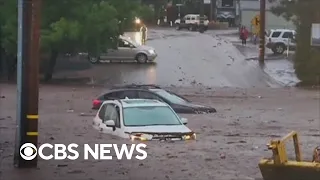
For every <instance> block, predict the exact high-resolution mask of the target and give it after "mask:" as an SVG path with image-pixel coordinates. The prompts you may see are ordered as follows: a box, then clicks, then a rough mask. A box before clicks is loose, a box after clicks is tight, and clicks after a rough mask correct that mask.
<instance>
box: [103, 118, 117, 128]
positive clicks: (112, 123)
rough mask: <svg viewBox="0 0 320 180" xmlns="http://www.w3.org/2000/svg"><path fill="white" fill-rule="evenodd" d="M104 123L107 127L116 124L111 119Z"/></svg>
mask: <svg viewBox="0 0 320 180" xmlns="http://www.w3.org/2000/svg"><path fill="white" fill-rule="evenodd" d="M105 124H106V126H107V127H115V126H116V124H115V123H114V121H113V120H108V121H106V122H105Z"/></svg>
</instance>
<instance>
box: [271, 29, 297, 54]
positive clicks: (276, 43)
mask: <svg viewBox="0 0 320 180" xmlns="http://www.w3.org/2000/svg"><path fill="white" fill-rule="evenodd" d="M295 36H296V31H295V30H290V29H271V30H270V32H269V33H268V36H267V38H266V40H267V43H266V47H267V48H269V49H271V50H272V52H273V53H274V54H283V52H284V51H286V50H287V49H288V48H289V51H294V50H295V49H296V42H295Z"/></svg>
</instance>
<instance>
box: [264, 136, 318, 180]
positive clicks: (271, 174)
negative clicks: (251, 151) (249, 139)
mask: <svg viewBox="0 0 320 180" xmlns="http://www.w3.org/2000/svg"><path fill="white" fill-rule="evenodd" d="M291 138H293V143H294V149H295V154H296V160H295V161H293V160H288V156H287V151H286V144H285V143H286V141H287V140H289V139H291ZM268 149H270V150H272V153H273V157H272V158H269V159H267V158H264V159H262V160H260V163H259V168H260V171H261V174H262V177H263V179H264V180H320V162H316V160H315V158H314V156H315V155H314V156H313V161H314V162H306V161H302V156H301V150H300V145H299V138H298V134H297V132H295V131H292V132H291V133H289V134H288V135H286V136H285V137H283V138H282V139H280V140H271V142H270V144H268ZM314 153H317V148H316V149H315V152H314Z"/></svg>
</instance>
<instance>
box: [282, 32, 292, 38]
mask: <svg viewBox="0 0 320 180" xmlns="http://www.w3.org/2000/svg"><path fill="white" fill-rule="evenodd" d="M282 38H293V33H292V32H285V33H283V35H282Z"/></svg>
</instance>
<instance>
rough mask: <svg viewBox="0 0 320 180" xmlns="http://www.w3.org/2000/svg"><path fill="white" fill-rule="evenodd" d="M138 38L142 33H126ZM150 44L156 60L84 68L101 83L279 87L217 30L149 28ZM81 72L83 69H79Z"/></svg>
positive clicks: (96, 81)
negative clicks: (202, 31)
mask: <svg viewBox="0 0 320 180" xmlns="http://www.w3.org/2000/svg"><path fill="white" fill-rule="evenodd" d="M125 35H126V36H129V37H131V39H132V40H138V39H139V37H137V36H138V35H139V33H134V32H132V33H126V34H125ZM146 45H148V46H151V47H154V48H155V50H156V52H157V54H158V57H157V58H156V60H155V61H156V63H155V64H137V63H104V64H99V65H94V66H93V68H92V69H90V70H86V71H84V72H81V73H80V74H88V76H91V78H92V79H93V81H94V82H95V83H98V84H104V85H110V84H129V83H130V84H131V83H148V84H158V85H161V86H171V85H175V86H184V87H189V86H206V87H241V88H249V87H270V86H271V87H279V84H278V83H276V82H275V81H274V80H272V78H270V77H269V76H268V75H266V73H265V72H264V71H262V70H261V69H260V68H259V67H258V66H257V65H256V64H255V63H252V62H248V61H246V60H245V59H246V57H245V56H244V55H243V54H242V53H241V52H240V51H239V50H238V49H237V48H236V47H234V46H233V44H232V43H230V42H228V41H226V40H224V39H223V38H220V37H219V36H216V34H214V31H212V32H210V31H208V32H206V33H204V34H200V33H198V32H188V31H176V30H173V29H164V30H163V29H160V30H149V32H148V41H147V43H146ZM78 74H79V73H78Z"/></svg>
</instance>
